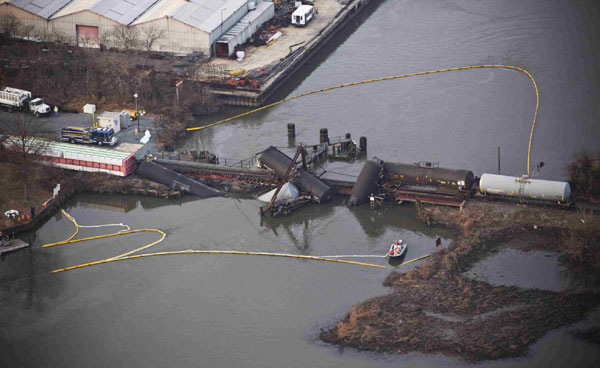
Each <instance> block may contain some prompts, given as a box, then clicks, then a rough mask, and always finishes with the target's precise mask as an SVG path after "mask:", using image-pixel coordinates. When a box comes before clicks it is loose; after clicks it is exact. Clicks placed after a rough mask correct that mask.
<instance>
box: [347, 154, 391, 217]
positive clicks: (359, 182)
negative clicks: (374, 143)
mask: <svg viewBox="0 0 600 368" xmlns="http://www.w3.org/2000/svg"><path fill="white" fill-rule="evenodd" d="M382 170H383V165H382V164H381V162H379V161H373V160H368V161H367V162H365V165H364V166H363V168H362V170H361V171H360V174H359V175H358V178H357V179H356V183H354V186H353V187H352V193H350V199H349V200H348V205H349V206H360V205H361V204H363V203H365V202H367V201H368V199H369V195H370V194H374V192H375V191H376V189H377V183H378V182H379V177H380V175H381V171H382Z"/></svg>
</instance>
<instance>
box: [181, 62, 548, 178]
mask: <svg viewBox="0 0 600 368" xmlns="http://www.w3.org/2000/svg"><path fill="white" fill-rule="evenodd" d="M484 68H496V69H510V70H516V71H518V72H521V73H523V74H525V75H526V76H527V77H528V78H529V79H530V80H531V82H532V83H533V88H534V89H535V98H536V101H535V112H534V114H533V123H532V124H531V133H530V134H529V145H528V148H527V175H529V160H530V157H531V142H532V140H533V130H534V128H535V121H536V119H537V114H538V108H539V105H540V94H539V91H538V87H537V83H536V82H535V79H534V78H533V76H532V75H531V73H529V72H528V71H527V70H525V69H523V68H520V67H518V66H514V65H501V64H484V65H471V66H461V67H456V68H448V69H438V70H429V71H426V72H419V73H408V74H400V75H394V76H390V77H381V78H375V79H367V80H364V81H360V82H352V83H344V84H339V85H337V86H332V87H326V88H321V89H317V90H314V91H310V92H305V93H302V94H299V95H296V96H292V97H288V98H284V99H283V100H279V101H276V102H273V103H271V104H268V105H265V106H261V107H259V108H257V109H254V110H250V111H247V112H244V113H242V114H239V115H235V116H232V117H230V118H227V119H223V120H219V121H216V122H214V123H211V124H208V125H204V126H200V127H193V128H187V130H188V131H195V130H201V129H206V128H210V127H213V126H215V125H219V124H223V123H226V122H228V121H231V120H234V119H237V118H241V117H243V116H246V115H250V114H254V113H255V112H258V111H261V110H265V109H268V108H270V107H273V106H276V105H279V104H282V103H284V102H287V101H291V100H295V99H297V98H300V97H304V96H309V95H313V94H316V93H321V92H327V91H331V90H334V89H338V88H344V87H352V86H358V85H361V84H367V83H374V82H383V81H389V80H394V79H400V78H408V77H417V76H420V75H429V74H436V73H445V72H454V71H459V70H470V69H484Z"/></svg>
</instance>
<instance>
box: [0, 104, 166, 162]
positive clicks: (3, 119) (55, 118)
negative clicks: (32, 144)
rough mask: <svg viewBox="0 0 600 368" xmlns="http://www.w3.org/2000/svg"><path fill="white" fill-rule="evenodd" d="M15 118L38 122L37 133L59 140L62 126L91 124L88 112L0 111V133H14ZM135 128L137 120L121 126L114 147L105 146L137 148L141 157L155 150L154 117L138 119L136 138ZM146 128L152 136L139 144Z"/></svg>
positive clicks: (129, 149)
mask: <svg viewBox="0 0 600 368" xmlns="http://www.w3.org/2000/svg"><path fill="white" fill-rule="evenodd" d="M15 119H30V121H32V122H39V123H40V124H41V126H40V134H39V135H40V136H43V137H45V138H49V139H52V140H60V137H61V131H62V128H64V127H66V126H69V125H72V126H80V127H88V126H91V125H92V116H91V115H89V114H72V113H59V114H58V115H54V114H53V113H51V114H49V115H47V116H44V117H40V118H35V117H34V116H33V115H31V114H26V113H22V112H14V113H8V112H5V111H0V134H14V133H15V130H14V126H15V121H16V120H15ZM135 128H137V121H132V122H131V125H130V126H129V128H124V129H123V128H122V129H121V131H120V132H119V133H117V138H118V142H117V144H116V145H115V146H114V147H110V146H105V147H107V148H112V149H117V150H120V151H126V152H132V151H134V150H137V153H136V157H137V158H141V157H143V156H144V155H145V154H146V153H147V152H155V151H156V144H155V141H154V118H153V117H146V116H144V117H142V118H141V119H140V134H139V135H138V139H136V137H135V133H134V130H135ZM146 129H148V130H149V131H150V134H152V138H151V139H150V141H149V142H148V143H147V144H145V145H141V143H140V142H139V139H141V138H142V137H143V136H144V132H145V131H146Z"/></svg>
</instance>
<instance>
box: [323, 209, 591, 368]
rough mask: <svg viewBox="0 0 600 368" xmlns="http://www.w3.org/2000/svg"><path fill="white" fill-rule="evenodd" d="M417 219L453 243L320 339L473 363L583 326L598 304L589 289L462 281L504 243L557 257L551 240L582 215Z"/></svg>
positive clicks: (480, 212)
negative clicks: (445, 231) (453, 233)
mask: <svg viewBox="0 0 600 368" xmlns="http://www.w3.org/2000/svg"><path fill="white" fill-rule="evenodd" d="M420 215H421V217H423V218H424V219H425V220H428V221H429V222H430V223H441V224H445V225H447V226H450V227H452V228H455V229H456V230H457V232H458V236H457V238H456V240H455V241H454V242H453V243H452V244H450V246H449V247H448V248H447V249H444V250H442V251H440V252H438V253H436V254H435V255H434V256H433V257H431V258H430V260H428V261H427V262H426V263H424V264H423V265H422V266H421V267H420V268H418V269H414V270H412V271H410V272H407V273H398V272H392V273H391V274H390V275H389V276H388V277H387V278H386V280H385V281H384V286H388V287H390V288H391V289H392V290H391V293H390V294H389V295H385V296H381V297H377V298H373V299H371V300H368V301H366V302H365V303H363V304H361V305H358V306H355V307H353V308H352V311H351V312H350V313H349V314H348V315H347V316H346V317H345V318H344V319H343V320H341V321H339V322H338V323H337V324H336V325H335V326H333V327H332V328H330V329H328V330H325V331H323V332H322V333H321V339H322V340H324V341H326V342H329V343H333V344H338V345H342V346H347V347H353V348H356V349H360V350H373V351H378V352H393V353H408V352H411V351H419V352H423V353H442V354H446V355H451V356H456V357H459V358H462V359H464V360H467V361H472V362H476V361H482V360H489V359H500V358H509V357H518V356H524V355H525V354H526V353H527V351H528V349H529V346H530V345H531V344H532V343H533V342H535V341H536V340H537V339H539V338H541V337H542V336H543V335H544V334H546V333H547V332H548V331H550V330H552V329H555V328H558V327H562V326H566V325H570V324H573V323H575V322H578V321H580V320H583V319H584V318H585V317H586V316H587V315H588V314H589V313H590V311H591V310H592V309H593V308H594V307H596V306H598V305H600V294H598V293H597V292H594V291H592V290H590V289H581V290H579V291H575V290H570V291H562V292H554V291H548V290H539V289H522V288H519V287H516V286H492V285H490V284H488V283H486V282H483V281H479V280H474V279H472V278H469V277H466V276H464V275H463V273H464V272H465V271H466V270H468V269H470V268H471V267H472V266H473V265H474V264H475V263H476V262H479V261H481V260H482V259H484V258H486V257H488V256H489V255H490V254H493V253H494V252H497V251H498V249H499V248H502V247H505V246H506V244H513V245H514V246H515V248H521V249H538V250H556V243H557V242H556V241H554V242H547V241H546V240H547V239H555V240H556V239H558V238H560V234H562V233H563V232H565V231H567V230H568V229H574V228H576V227H577V221H580V218H578V216H580V215H579V214H577V213H567V212H564V211H552V210H540V209H533V208H530V209H527V208H525V209H517V208H514V207H498V208H494V207H490V206H487V205H479V204H477V205H472V206H470V207H469V208H467V209H465V211H463V213H460V212H459V211H455V210H445V209H439V208H435V209H429V208H424V209H422V210H421V211H420ZM534 225H535V227H536V230H534ZM527 239H530V240H531V241H530V242H529V241H527ZM544 244H548V248H550V249H544ZM552 248H553V249H552ZM591 334H592V335H593V334H594V332H592V333H591Z"/></svg>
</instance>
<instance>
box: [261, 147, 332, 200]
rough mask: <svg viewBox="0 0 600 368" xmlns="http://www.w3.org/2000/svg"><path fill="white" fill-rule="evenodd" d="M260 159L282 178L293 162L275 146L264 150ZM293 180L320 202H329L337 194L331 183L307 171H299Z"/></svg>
mask: <svg viewBox="0 0 600 368" xmlns="http://www.w3.org/2000/svg"><path fill="white" fill-rule="evenodd" d="M259 160H260V162H261V164H262V165H264V166H266V167H268V168H270V169H271V170H273V171H275V173H276V174H277V176H279V177H280V178H283V176H284V175H285V173H286V172H287V169H288V167H289V166H290V165H291V164H292V159H291V158H290V157H289V156H288V155H286V154H285V153H283V152H281V151H280V150H278V149H277V148H275V147H269V148H268V149H266V150H265V151H263V153H262V154H261V155H260V159H259ZM292 182H293V183H294V184H295V185H297V186H298V187H300V189H302V190H304V191H305V192H307V193H309V194H310V195H311V196H312V197H313V199H314V200H315V201H317V202H318V203H323V202H327V201H328V200H330V199H331V198H332V197H333V196H334V194H335V191H334V190H333V189H332V188H331V187H330V186H329V185H327V184H325V183H324V182H323V181H322V180H321V179H319V178H317V177H316V176H315V175H313V174H311V173H309V172H307V171H300V172H299V173H297V175H295V178H294V179H293V180H292Z"/></svg>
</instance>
